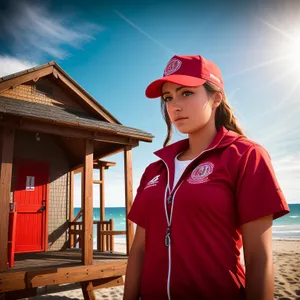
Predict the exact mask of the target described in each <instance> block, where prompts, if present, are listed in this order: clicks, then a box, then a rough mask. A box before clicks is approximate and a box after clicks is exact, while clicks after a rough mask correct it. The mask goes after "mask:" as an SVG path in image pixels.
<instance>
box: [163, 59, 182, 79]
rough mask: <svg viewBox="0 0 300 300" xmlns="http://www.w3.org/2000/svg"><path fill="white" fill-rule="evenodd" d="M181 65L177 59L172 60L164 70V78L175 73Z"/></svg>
mask: <svg viewBox="0 0 300 300" xmlns="http://www.w3.org/2000/svg"><path fill="white" fill-rule="evenodd" d="M181 64H182V62H181V61H180V60H179V59H177V58H172V59H171V60H170V61H169V63H168V64H167V66H166V68H165V71H164V76H169V75H171V74H173V73H175V72H176V71H177V70H178V69H179V68H180V67H181Z"/></svg>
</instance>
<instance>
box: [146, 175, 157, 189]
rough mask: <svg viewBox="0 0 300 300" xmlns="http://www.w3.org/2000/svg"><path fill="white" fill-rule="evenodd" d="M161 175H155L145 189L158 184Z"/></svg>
mask: <svg viewBox="0 0 300 300" xmlns="http://www.w3.org/2000/svg"><path fill="white" fill-rule="evenodd" d="M159 176H160V175H156V176H155V177H153V178H152V179H151V180H150V181H149V182H148V183H147V185H146V186H145V189H147V188H149V187H152V186H156V185H157V184H158V179H159Z"/></svg>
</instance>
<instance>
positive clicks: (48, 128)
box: [0, 118, 148, 147]
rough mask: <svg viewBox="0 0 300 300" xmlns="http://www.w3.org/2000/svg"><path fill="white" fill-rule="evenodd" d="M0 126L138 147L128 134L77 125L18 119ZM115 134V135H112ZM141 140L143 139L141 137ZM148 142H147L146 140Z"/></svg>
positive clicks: (134, 139) (135, 140)
mask: <svg viewBox="0 0 300 300" xmlns="http://www.w3.org/2000/svg"><path fill="white" fill-rule="evenodd" d="M0 126H9V127H14V128H15V129H18V130H24V131H33V132H37V131H38V132H39V133H47V134H53V135H58V136H66V137H72V138H78V139H90V140H94V141H96V142H105V143H111V144H121V145H130V146H132V147H136V146H137V145H138V139H136V138H132V137H131V135H129V134H120V133H119V132H116V131H114V130H112V129H105V128H98V129H97V132H95V130H96V128H87V127H80V126H79V125H78V124H70V123H63V122H62V123H60V124H58V121H50V120H49V121H48V122H47V121H38V120H34V119H25V118H23V119H22V124H20V119H18V120H17V121H16V122H11V121H5V120H0ZM114 133H115V134H114ZM140 139H141V140H143V139H144V138H143V137H141V138H140ZM147 141H148V140H147Z"/></svg>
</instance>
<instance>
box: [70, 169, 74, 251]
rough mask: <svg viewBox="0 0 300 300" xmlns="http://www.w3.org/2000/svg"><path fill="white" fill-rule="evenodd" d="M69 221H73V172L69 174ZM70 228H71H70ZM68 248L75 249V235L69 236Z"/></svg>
mask: <svg viewBox="0 0 300 300" xmlns="http://www.w3.org/2000/svg"><path fill="white" fill-rule="evenodd" d="M69 221H70V222H73V221H74V171H71V172H70V205H69ZM71 227H72V228H71ZM71 227H70V226H69V230H70V229H74V226H73V225H72V226H71ZM69 243H70V245H69V247H70V248H74V247H75V235H74V234H69Z"/></svg>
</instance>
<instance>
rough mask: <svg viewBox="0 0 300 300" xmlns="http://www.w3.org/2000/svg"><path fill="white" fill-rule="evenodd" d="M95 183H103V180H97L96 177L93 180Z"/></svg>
mask: <svg viewBox="0 0 300 300" xmlns="http://www.w3.org/2000/svg"><path fill="white" fill-rule="evenodd" d="M94 169H95V168H94ZM93 183H94V184H101V183H102V180H96V179H94V180H93Z"/></svg>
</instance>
